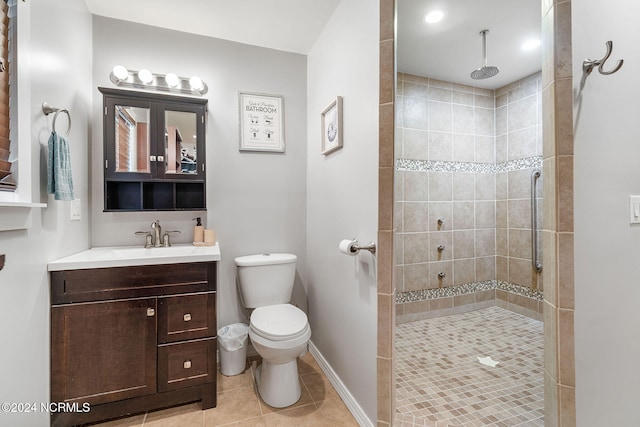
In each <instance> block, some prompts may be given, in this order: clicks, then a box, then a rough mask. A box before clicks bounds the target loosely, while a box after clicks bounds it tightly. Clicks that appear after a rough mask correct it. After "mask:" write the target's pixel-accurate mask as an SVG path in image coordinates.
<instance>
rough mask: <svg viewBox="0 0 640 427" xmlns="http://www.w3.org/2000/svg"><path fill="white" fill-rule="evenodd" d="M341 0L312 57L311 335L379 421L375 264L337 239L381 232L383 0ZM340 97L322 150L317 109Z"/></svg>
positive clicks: (309, 133) (309, 173) (309, 75)
mask: <svg viewBox="0 0 640 427" xmlns="http://www.w3.org/2000/svg"><path fill="white" fill-rule="evenodd" d="M373 3H374V4H372V2H370V1H365V0H343V1H342V2H341V3H340V5H339V6H338V7H337V9H336V11H335V12H334V15H333V17H332V18H331V20H330V21H329V22H328V24H327V26H326V27H325V29H324V32H323V33H322V35H321V36H320V38H319V39H318V41H317V42H316V44H315V46H314V47H313V49H312V50H311V52H310V53H309V56H308V71H307V80H308V89H307V96H308V103H307V105H308V119H307V125H308V128H307V138H308V157H307V168H308V170H307V181H308V184H307V256H308V259H309V264H308V289H309V316H310V322H311V329H312V333H313V335H312V337H311V340H312V341H313V343H314V344H315V345H316V347H317V348H318V349H319V351H320V352H321V353H322V355H323V356H324V358H325V359H326V360H327V361H328V362H329V364H330V365H331V367H332V368H333V369H334V371H335V372H336V373H337V374H338V376H339V377H340V379H341V380H342V382H343V383H344V384H345V385H346V387H347V388H348V389H349V391H350V392H351V394H352V395H353V397H354V398H355V400H357V401H358V403H359V404H360V406H361V407H362V409H363V410H364V411H365V413H366V415H367V417H368V418H369V419H370V420H372V422H373V420H376V324H377V318H376V315H377V301H376V298H377V295H376V292H377V290H376V277H375V272H376V264H375V258H373V257H371V256H369V255H370V254H369V253H368V252H366V253H363V254H362V255H361V256H360V257H348V256H346V255H342V254H340V252H339V251H338V243H339V242H340V240H342V239H348V238H353V237H356V238H357V239H359V241H360V242H362V243H363V244H366V243H369V242H370V241H375V240H376V234H377V219H378V206H377V200H378V185H377V183H378V176H377V170H378V80H379V74H378V72H377V70H378V47H379V12H378V9H379V7H378V5H377V3H378V2H377V1H376V2H373ZM337 95H341V96H343V97H344V147H343V148H342V149H341V150H338V151H336V152H334V153H332V154H329V155H328V156H327V157H326V158H325V157H323V156H322V155H321V154H320V153H321V150H320V144H321V142H320V113H321V112H322V110H324V109H325V107H326V106H328V105H329V104H330V103H331V101H332V100H333V99H335V97H336V96H337Z"/></svg>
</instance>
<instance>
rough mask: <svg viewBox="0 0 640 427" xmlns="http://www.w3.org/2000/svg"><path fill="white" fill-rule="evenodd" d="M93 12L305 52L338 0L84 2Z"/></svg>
mask: <svg viewBox="0 0 640 427" xmlns="http://www.w3.org/2000/svg"><path fill="white" fill-rule="evenodd" d="M85 3H86V4H87V7H88V8H89V11H91V13H93V14H94V15H101V16H106V17H109V18H115V19H122V20H125V21H133V22H138V23H142V24H149V25H154V26H157V27H163V28H169V29H172V30H178V31H185V32H188V33H194V34H201V35H205V36H210V37H216V38H220V39H225V40H231V41H236V42H240V43H246V44H251V45H255V46H261V47H268V48H272V49H278V50H284V51H287V52H294V53H301V54H307V53H308V52H309V50H310V49H311V48H312V47H313V44H314V43H315V41H316V40H317V38H318V36H319V35H320V33H321V32H322V29H323V28H324V26H325V24H326V23H327V21H328V20H329V18H330V17H331V14H332V13H333V11H334V10H335V8H336V7H337V5H338V3H340V0H179V1H176V0H108V1H105V0H85Z"/></svg>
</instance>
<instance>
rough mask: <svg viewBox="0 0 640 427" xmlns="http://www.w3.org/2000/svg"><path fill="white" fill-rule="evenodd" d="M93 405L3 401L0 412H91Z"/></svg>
mask: <svg viewBox="0 0 640 427" xmlns="http://www.w3.org/2000/svg"><path fill="white" fill-rule="evenodd" d="M90 411H91V405H90V404H89V403H87V402H85V403H78V402H74V403H70V402H40V403H36V402H2V403H1V404H0V412H5V413H7V412H8V413H20V414H23V413H28V412H49V413H57V412H59V413H62V412H90Z"/></svg>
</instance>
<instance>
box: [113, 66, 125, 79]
mask: <svg viewBox="0 0 640 427" xmlns="http://www.w3.org/2000/svg"><path fill="white" fill-rule="evenodd" d="M112 72H113V75H114V76H115V78H116V79H118V80H119V81H122V80H126V79H127V77H129V71H127V69H126V68H124V67H123V66H122V65H116V66H115V67H113V71H112Z"/></svg>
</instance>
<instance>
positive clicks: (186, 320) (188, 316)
mask: <svg viewBox="0 0 640 427" xmlns="http://www.w3.org/2000/svg"><path fill="white" fill-rule="evenodd" d="M182 317H183V319H184V321H185V322H188V321H189V320H191V313H187V314H185V315H184V316H182Z"/></svg>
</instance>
